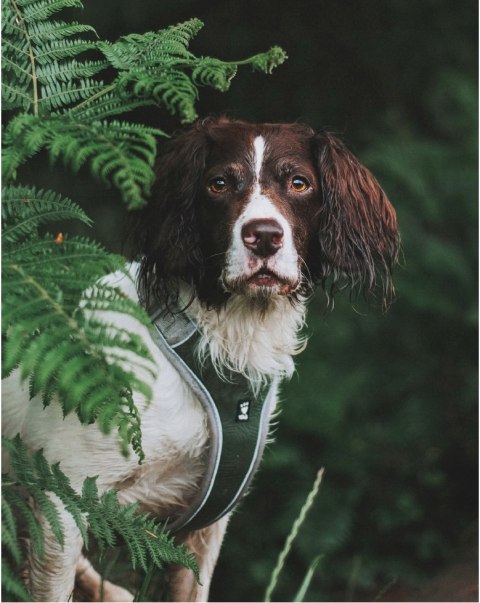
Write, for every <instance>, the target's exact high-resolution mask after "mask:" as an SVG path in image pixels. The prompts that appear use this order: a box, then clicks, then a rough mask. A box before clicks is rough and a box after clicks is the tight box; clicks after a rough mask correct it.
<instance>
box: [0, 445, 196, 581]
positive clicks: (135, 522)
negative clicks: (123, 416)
mask: <svg viewBox="0 0 480 603" xmlns="http://www.w3.org/2000/svg"><path fill="white" fill-rule="evenodd" d="M2 444H3V446H4V447H5V449H6V450H7V451H8V460H9V463H10V466H11V473H10V474H4V475H2V480H3V488H4V490H5V491H6V492H7V496H8V497H10V498H9V500H18V499H19V495H18V493H17V491H16V489H15V488H16V487H21V488H23V489H24V490H26V492H27V493H28V495H30V496H34V497H35V498H36V497H37V496H38V491H39V488H41V489H42V494H43V496H44V497H45V498H46V499H47V500H50V498H49V496H50V495H52V494H54V495H55V496H56V497H57V498H58V499H59V500H60V501H61V502H62V504H63V506H64V507H65V509H67V510H68V512H69V513H71V515H72V517H73V518H74V521H75V523H76V524H77V526H78V528H79V529H80V530H81V531H82V532H84V530H85V525H86V523H85V522H86V521H87V522H88V525H89V530H90V532H91V534H92V535H93V537H94V538H95V539H96V541H97V543H98V545H99V547H100V550H104V548H105V547H106V546H113V545H114V544H115V543H116V542H117V540H118V538H119V537H121V538H123V539H124V540H125V542H126V543H127V545H128V548H129V552H130V557H131V563H132V566H133V567H141V568H143V569H144V570H147V568H148V566H149V565H150V564H151V563H153V564H154V565H155V566H156V567H163V565H165V564H167V563H175V564H176V565H184V566H185V567H187V568H189V569H191V570H192V571H193V572H194V573H195V575H196V577H197V579H198V566H197V563H196V560H195V557H194V556H193V555H192V554H191V553H189V552H188V551H187V549H186V548H185V547H184V546H178V545H176V544H175V542H174V540H173V538H172V537H170V536H169V535H168V534H166V533H165V531H164V528H163V527H162V526H161V525H159V524H158V522H157V521H156V520H154V519H153V518H152V517H151V516H149V515H148V514H139V513H138V505H137V504H126V505H120V504H119V502H118V499H117V493H116V492H115V491H113V490H110V491H107V492H104V493H103V494H102V495H101V496H100V495H99V493H98V488H97V485H96V478H86V479H85V480H84V482H83V486H82V492H81V493H77V492H75V491H74V490H73V489H72V487H71V485H70V481H69V480H68V478H67V477H66V476H65V474H64V473H63V472H62V470H61V468H60V466H59V465H58V464H56V465H49V463H48V462H47V460H46V459H45V456H44V454H43V452H42V451H36V452H35V453H34V454H33V455H31V454H29V453H28V452H27V449H26V447H25V444H24V443H23V441H22V440H21V438H20V437H19V436H18V435H17V436H16V437H15V438H13V439H8V438H3V439H2ZM22 501H23V499H22ZM21 507H22V510H23V511H24V512H25V514H26V517H25V520H27V521H35V522H36V521H37V520H36V517H35V515H34V513H32V511H31V510H30V509H29V508H28V507H26V503H25V502H24V501H23V502H22V505H21ZM25 507H26V510H25ZM42 511H43V512H46V513H50V510H49V509H48V508H43V507H42ZM47 521H49V522H50V520H49V519H48V518H47ZM51 527H52V526H51ZM10 529H16V527H15V525H14V524H12V523H11V522H10ZM54 535H55V537H56V538H57V540H58V541H59V543H60V544H61V543H62V542H63V538H64V535H63V531H61V532H60V533H59V532H58V530H57V529H56V530H55V532H54ZM86 546H87V547H88V540H87V541H86ZM40 554H42V553H40Z"/></svg>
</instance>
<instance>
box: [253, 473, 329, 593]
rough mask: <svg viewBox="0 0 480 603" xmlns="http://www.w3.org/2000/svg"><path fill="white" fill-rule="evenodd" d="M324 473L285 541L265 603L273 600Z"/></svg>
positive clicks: (317, 478)
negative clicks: (273, 594) (294, 542)
mask: <svg viewBox="0 0 480 603" xmlns="http://www.w3.org/2000/svg"><path fill="white" fill-rule="evenodd" d="M323 471H324V470H323V468H322V469H320V471H319V472H318V473H317V477H316V479H315V482H314V484H313V487H312V489H311V491H310V493H309V494H308V496H307V499H306V501H305V503H304V504H303V507H302V508H301V510H300V514H299V516H298V517H297V519H296V520H295V522H294V524H293V526H292V529H291V530H290V534H289V535H288V537H287V540H286V541H285V544H284V546H283V549H282V551H281V553H280V555H279V556H278V560H277V565H276V566H275V569H274V570H273V572H272V577H271V578H270V584H269V585H268V587H267V590H266V592H265V598H264V601H265V602H266V603H269V602H270V601H271V600H272V593H273V590H274V588H275V587H276V585H277V582H278V578H279V576H280V572H281V571H282V569H283V566H284V564H285V559H286V558H287V555H288V553H289V552H290V549H291V548H292V544H293V541H294V540H295V538H296V537H297V534H298V531H299V530H300V527H301V525H302V523H303V522H304V521H305V517H306V516H307V513H308V511H309V510H310V507H311V506H312V504H313V501H314V500H315V496H316V495H317V493H318V489H319V488H320V484H321V483H322V477H323Z"/></svg>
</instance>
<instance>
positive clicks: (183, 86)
mask: <svg viewBox="0 0 480 603" xmlns="http://www.w3.org/2000/svg"><path fill="white" fill-rule="evenodd" d="M117 85H118V88H119V90H120V92H121V94H123V95H125V96H127V98H128V97H133V98H140V99H149V100H150V102H152V101H153V102H154V103H155V104H158V105H163V106H165V107H166V108H167V109H168V111H169V112H170V113H171V114H172V115H175V114H178V115H179V116H180V118H181V120H182V122H183V123H190V122H192V121H193V120H194V119H196V117H197V112H196V111H195V102H196V101H197V99H198V90H197V87H196V86H195V85H194V84H193V83H192V81H191V79H190V77H189V76H188V75H187V74H185V73H183V71H179V70H176V69H168V70H164V71H163V72H161V73H160V74H159V75H155V74H153V73H151V72H147V71H143V72H142V71H139V72H136V71H131V72H127V73H126V74H124V75H121V76H120V77H119V78H118V80H117Z"/></svg>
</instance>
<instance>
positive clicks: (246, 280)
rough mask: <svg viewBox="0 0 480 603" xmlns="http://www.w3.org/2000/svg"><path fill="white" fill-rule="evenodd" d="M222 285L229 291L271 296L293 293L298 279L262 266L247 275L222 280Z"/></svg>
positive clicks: (256, 295) (248, 294) (252, 295)
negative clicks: (226, 280)
mask: <svg viewBox="0 0 480 603" xmlns="http://www.w3.org/2000/svg"><path fill="white" fill-rule="evenodd" d="M224 285H225V288H226V290H227V291H230V292H231V293H241V294H244V295H247V296H249V297H258V296H260V297H271V296H272V295H289V294H291V293H293V292H294V291H295V290H296V289H297V287H298V285H299V281H298V280H293V279H291V278H287V277H285V276H282V275H280V274H277V273H276V272H274V271H273V270H270V269H269V268H265V267H262V268H260V269H259V270H257V271H256V272H255V273H254V274H251V275H249V276H245V275H244V276H243V277H240V278H236V279H234V280H231V281H230V282H225V281H224Z"/></svg>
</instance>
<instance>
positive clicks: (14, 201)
mask: <svg viewBox="0 0 480 603" xmlns="http://www.w3.org/2000/svg"><path fill="white" fill-rule="evenodd" d="M69 219H76V220H80V221H81V222H83V223H84V224H88V225H89V226H90V225H91V224H92V221H91V220H90V218H89V217H88V216H87V215H86V213H85V212H84V211H83V210H82V209H81V208H80V207H79V206H78V205H77V204H76V203H73V201H71V200H70V199H66V198H64V197H62V196H61V195H59V194H58V193H55V192H53V191H44V190H41V189H40V190H37V189H36V188H35V187H33V186H12V187H6V188H4V189H2V223H3V230H2V237H3V241H4V242H8V243H13V242H16V241H18V240H20V239H22V238H25V237H26V236H30V235H32V234H34V233H37V232H38V227H39V226H40V225H41V224H45V223H46V222H52V221H54V220H69Z"/></svg>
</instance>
